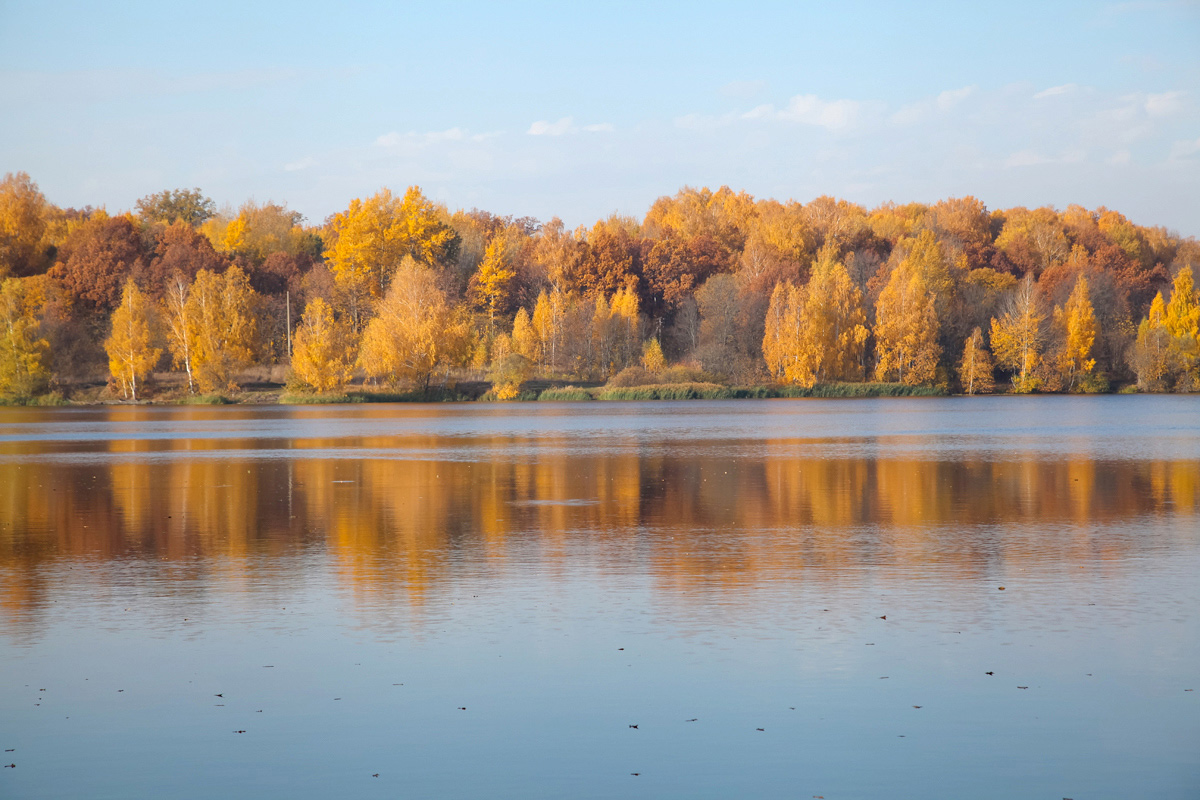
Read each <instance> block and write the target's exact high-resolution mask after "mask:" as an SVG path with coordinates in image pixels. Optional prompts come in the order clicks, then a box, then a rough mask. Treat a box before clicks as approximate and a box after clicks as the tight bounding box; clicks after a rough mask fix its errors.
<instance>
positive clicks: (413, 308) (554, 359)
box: [0, 173, 1200, 402]
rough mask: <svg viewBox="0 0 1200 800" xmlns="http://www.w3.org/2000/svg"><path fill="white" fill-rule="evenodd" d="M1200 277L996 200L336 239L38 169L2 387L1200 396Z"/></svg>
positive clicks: (1189, 250)
mask: <svg viewBox="0 0 1200 800" xmlns="http://www.w3.org/2000/svg"><path fill="white" fill-rule="evenodd" d="M1198 264H1200V243H1198V242H1197V241H1196V240H1195V239H1193V238H1183V237H1180V236H1178V235H1177V234H1174V233H1172V232H1170V231H1167V230H1165V229H1163V228H1161V227H1145V226H1142V225H1138V224H1135V223H1133V222H1131V221H1130V220H1128V219H1126V218H1125V217H1124V216H1123V215H1122V214H1120V213H1119V212H1117V211H1112V210H1108V209H1106V208H1098V209H1094V210H1088V209H1086V208H1083V207H1080V206H1076V205H1072V206H1069V207H1067V208H1066V209H1065V210H1062V211H1059V210H1056V209H1053V208H1036V209H1028V208H1011V209H1004V210H999V209H997V210H989V209H988V208H987V207H986V206H985V205H984V204H983V203H982V202H981V201H979V200H977V199H975V198H973V197H964V198H952V199H947V200H943V201H940V202H937V203H934V204H932V205H925V204H921V203H909V204H906V205H897V204H895V203H887V204H884V205H881V206H879V207H877V208H874V209H867V208H864V207H862V206H860V205H856V204H854V203H850V202H847V201H844V200H838V199H835V198H832V197H820V198H817V199H815V200H813V201H811V202H809V203H804V204H801V203H797V202H791V201H789V202H786V203H784V202H778V201H775V200H767V199H755V198H753V197H751V196H749V195H747V194H746V193H744V192H735V191H732V190H730V189H729V188H726V187H722V188H720V189H719V190H717V191H710V190H709V189H706V188H704V189H693V188H685V189H682V190H681V191H679V192H678V193H677V194H675V195H673V196H670V197H661V198H659V199H658V200H657V201H656V202H655V203H654V204H653V205H652V206H651V208H650V210H649V211H648V212H647V213H646V215H645V217H644V218H643V219H641V220H638V219H636V218H632V217H622V216H612V217H610V218H608V219H603V220H600V221H598V222H596V223H595V224H594V225H592V226H591V227H586V226H581V227H579V228H577V229H575V230H569V229H567V228H566V227H565V225H564V224H563V223H562V222H561V221H560V220H558V219H553V220H550V221H549V222H544V223H543V222H539V221H537V220H535V219H532V218H528V217H523V218H514V217H508V216H496V215H494V214H491V213H489V212H487V211H481V210H478V209H472V210H470V211H462V210H459V211H451V210H450V209H449V208H447V207H445V206H442V205H439V204H437V203H434V202H431V201H430V200H429V199H428V198H427V197H425V195H424V194H423V193H422V192H421V190H420V189H419V188H418V187H410V188H409V189H408V190H407V191H406V192H405V193H404V194H403V196H398V195H394V194H392V192H390V191H389V190H387V189H383V190H381V191H380V192H379V193H377V194H375V195H374V196H372V197H368V198H365V199H355V200H353V201H352V202H351V203H350V205H349V207H348V208H346V209H345V210H344V211H342V212H340V213H337V214H335V215H333V216H331V217H330V218H328V219H327V220H325V221H324V222H323V223H320V224H310V223H309V222H308V221H306V220H305V219H304V217H303V216H302V215H301V214H299V213H297V212H295V211H292V210H289V209H288V208H287V206H286V205H282V204H277V203H274V202H266V203H255V202H248V203H246V204H245V205H243V206H242V207H241V208H240V209H236V210H235V209H224V210H220V209H217V208H216V206H215V204H214V202H213V201H212V200H211V199H209V198H207V197H205V196H204V195H203V193H202V192H201V191H200V190H199V189H176V190H167V191H162V192H159V193H157V194H152V195H149V196H147V197H144V198H142V199H141V200H139V201H138V202H137V204H136V207H135V208H134V209H133V210H132V211H131V212H124V213H119V214H115V213H109V212H108V211H106V210H105V209H102V208H100V209H97V208H91V207H87V208H83V209H75V208H59V207H57V206H55V205H54V204H52V203H51V202H49V201H48V200H47V199H46V198H45V196H44V195H43V194H42V193H41V191H40V190H39V189H38V187H37V185H36V184H35V183H34V182H33V181H32V180H31V179H30V177H29V176H28V175H26V174H24V173H18V174H9V175H7V176H5V178H4V180H3V182H2V183H0V397H2V398H4V399H5V400H7V401H8V402H66V401H68V400H84V401H87V400H92V401H121V400H128V401H135V400H136V401H141V400H146V399H150V400H182V399H187V398H189V397H191V398H203V397H221V396H224V395H231V394H233V393H236V392H237V391H238V390H239V387H242V386H245V385H247V384H249V383H259V384H262V383H270V382H272V381H274V382H276V383H277V384H278V383H286V392H287V395H288V396H290V397H295V398H302V397H340V396H344V395H341V394H339V393H343V392H345V391H346V390H347V387H351V386H353V387H355V388H356V389H357V390H359V391H360V393H361V394H371V393H375V394H377V395H378V396H397V397H398V396H400V395H398V394H394V395H386V394H385V393H389V392H390V393H396V392H407V393H408V396H420V397H433V396H438V397H455V396H463V395H461V394H455V391H456V387H458V386H461V385H466V384H468V383H475V384H479V385H490V390H489V391H488V393H487V394H486V395H484V396H485V397H487V398H489V399H500V400H503V399H514V398H530V399H532V398H535V397H537V396H538V389H542V390H544V391H542V393H541V394H542V397H543V398H552V397H561V398H564V399H569V398H571V397H580V398H581V399H582V398H585V397H591V396H595V393H594V392H593V393H592V394H588V392H587V390H586V389H575V388H574V387H572V388H571V389H564V388H562V387H565V386H567V385H568V384H574V385H575V386H579V387H598V386H601V385H603V386H605V387H608V389H609V390H613V389H636V388H638V387H641V388H642V389H644V390H645V391H646V392H650V394H646V393H643V394H642V395H637V394H633V395H627V396H647V397H650V396H695V395H686V394H683V395H680V394H674V395H672V394H670V393H669V392H668V393H663V392H661V391H660V393H659V394H657V395H656V394H653V392H654V391H656V390H662V389H663V387H692V389H693V390H697V387H699V390H703V389H704V387H709V388H710V389H716V388H720V387H757V391H758V392H759V394H758V395H757V396H772V394H775V395H779V394H784V395H786V394H787V393H788V392H789V391H792V392H802V391H804V390H812V389H814V387H822V386H842V387H854V386H859V387H860V388H861V387H875V388H876V389H879V390H880V391H883V390H889V387H891V388H892V389H903V388H905V387H914V390H919V389H922V388H924V389H928V390H929V391H930V392H939V393H940V392H949V393H964V394H979V393H991V392H1017V393H1028V392H1106V391H1115V390H1122V391H1135V390H1137V391H1153V392H1163V391H1168V392H1169V391H1195V390H1196V389H1197V388H1200V304H1198V302H1197V290H1196V286H1195V283H1194V276H1193V271H1194V269H1195V267H1196V266H1197V265H1198ZM556 392H557V394H556ZM572 392H574V394H573V393H572ZM609 396H621V395H609Z"/></svg>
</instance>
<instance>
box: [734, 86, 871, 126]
mask: <svg viewBox="0 0 1200 800" xmlns="http://www.w3.org/2000/svg"><path fill="white" fill-rule="evenodd" d="M759 108H763V107H762V106H760V107H759ZM861 109H862V103H859V102H857V101H855V100H822V99H821V98H819V97H817V96H816V95H815V94H798V95H796V96H795V97H793V98H792V99H791V100H789V101H788V104H787V108H784V109H782V110H780V111H778V112H775V118H776V119H781V120H786V121H788V122H799V123H800V124H802V125H816V126H819V127H822V128H826V129H827V130H831V131H835V130H842V129H844V128H848V127H850V126H851V125H853V124H854V123H855V121H856V119H857V117H858V115H859V112H860V111H861ZM756 110H757V109H756Z"/></svg>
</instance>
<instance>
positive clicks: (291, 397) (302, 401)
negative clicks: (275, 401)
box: [279, 393, 363, 406]
mask: <svg viewBox="0 0 1200 800" xmlns="http://www.w3.org/2000/svg"><path fill="white" fill-rule="evenodd" d="M361 402H363V401H362V400H360V399H357V398H354V397H351V396H350V395H348V394H337V393H332V394H317V393H314V394H304V393H289V394H284V395H280V397H279V404H280V405H283V406H320V405H333V404H336V403H361Z"/></svg>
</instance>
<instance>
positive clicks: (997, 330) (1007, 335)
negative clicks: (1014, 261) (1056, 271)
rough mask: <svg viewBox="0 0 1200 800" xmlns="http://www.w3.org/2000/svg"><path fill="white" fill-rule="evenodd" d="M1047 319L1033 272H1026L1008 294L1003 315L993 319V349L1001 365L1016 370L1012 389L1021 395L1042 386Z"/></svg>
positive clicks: (1013, 371)
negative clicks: (1038, 372) (1039, 375)
mask: <svg viewBox="0 0 1200 800" xmlns="http://www.w3.org/2000/svg"><path fill="white" fill-rule="evenodd" d="M1045 321H1046V312H1045V311H1044V310H1043V308H1042V301H1041V298H1040V297H1039V296H1038V291H1037V285H1036V284H1035V283H1034V281H1033V273H1029V274H1028V275H1026V276H1025V279H1024V280H1022V281H1021V282H1020V283H1019V284H1017V288H1016V290H1015V291H1013V293H1012V294H1011V295H1009V297H1008V300H1007V301H1006V303H1005V306H1004V313H1003V315H1002V316H1001V317H1000V318H999V319H995V318H993V319H992V351H993V352H994V353H995V354H996V360H997V361H998V362H999V363H1000V366H1002V367H1004V368H1005V369H1008V370H1010V371H1011V372H1012V373H1013V377H1012V383H1013V390H1014V391H1016V392H1018V393H1020V394H1026V393H1028V392H1032V391H1034V390H1036V389H1037V388H1038V387H1039V386H1040V385H1041V380H1040V379H1039V378H1037V377H1036V372H1035V371H1036V370H1037V367H1038V364H1040V363H1041V358H1042V342H1043V340H1044V337H1045V331H1044V326H1043V323H1044V322H1045Z"/></svg>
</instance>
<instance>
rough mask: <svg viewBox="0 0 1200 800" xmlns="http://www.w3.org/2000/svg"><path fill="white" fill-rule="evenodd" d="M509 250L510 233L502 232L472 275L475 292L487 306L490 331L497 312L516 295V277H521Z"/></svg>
mask: <svg viewBox="0 0 1200 800" xmlns="http://www.w3.org/2000/svg"><path fill="white" fill-rule="evenodd" d="M508 250H509V239H508V234H507V233H505V232H504V231H501V232H500V233H498V234H496V235H495V236H493V237H492V240H491V241H490V242H488V246H487V249H486V250H485V251H484V254H483V261H481V262H479V269H478V270H477V271H476V272H475V275H474V276H472V278H471V293H472V294H473V295H474V296H475V301H476V303H478V304H479V305H480V306H481V307H482V308H485V309H487V313H488V332H489V334H490V333H491V332H492V330H493V327H494V325H495V323H496V314H497V313H499V312H501V311H503V309H504V307H505V305H506V304H507V302H508V300H509V297H510V295H511V294H512V286H513V280H514V279H515V278H516V277H517V272H516V270H514V269H513V267H512V259H511V255H510V253H509V252H508Z"/></svg>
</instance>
